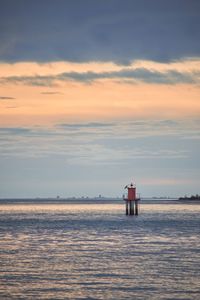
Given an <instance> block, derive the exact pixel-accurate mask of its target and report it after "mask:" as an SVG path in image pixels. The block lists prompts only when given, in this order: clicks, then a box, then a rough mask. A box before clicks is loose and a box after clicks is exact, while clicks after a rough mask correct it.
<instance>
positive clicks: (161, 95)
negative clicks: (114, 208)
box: [0, 0, 200, 198]
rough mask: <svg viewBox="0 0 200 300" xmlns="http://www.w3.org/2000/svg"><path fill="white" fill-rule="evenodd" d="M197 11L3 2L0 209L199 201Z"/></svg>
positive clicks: (140, 4)
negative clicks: (80, 201)
mask: <svg viewBox="0 0 200 300" xmlns="http://www.w3.org/2000/svg"><path fill="white" fill-rule="evenodd" d="M199 32H200V1H199V0H168V1H161V0H151V1H149V0H65V1H64V0H58V1H53V0H48V1H47V0H43V1H41V0H34V1H32V0H17V1H15V0H0V41H1V42H0V197H1V198H2V197H51V196H52V197H55V196H57V195H60V196H61V197H70V196H76V197H77V196H89V197H91V196H98V195H99V194H101V195H105V196H121V195H122V194H123V192H124V191H123V187H124V186H125V185H126V184H127V183H130V182H131V181H135V182H136V184H137V186H138V192H140V193H141V196H143V197H146V196H175V197H176V196H184V195H185V194H187V195H190V194H196V193H200V38H199Z"/></svg>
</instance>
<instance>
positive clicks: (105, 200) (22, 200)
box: [0, 197, 200, 205]
mask: <svg viewBox="0 0 200 300" xmlns="http://www.w3.org/2000/svg"><path fill="white" fill-rule="evenodd" d="M140 203H141V204H179V203H185V204H200V201H199V200H193V199H185V198H184V199H178V198H141V200H140ZM6 204H54V205H55V204H58V205H59V204H124V201H123V199H122V198H117V197H116V198H103V197H102V198H0V205H6Z"/></svg>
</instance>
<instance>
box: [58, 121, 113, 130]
mask: <svg viewBox="0 0 200 300" xmlns="http://www.w3.org/2000/svg"><path fill="white" fill-rule="evenodd" d="M58 126H59V127H62V128H67V129H68V128H74V129H81V128H94V129H95V128H104V127H112V126H114V123H99V122H90V123H74V124H59V125H58Z"/></svg>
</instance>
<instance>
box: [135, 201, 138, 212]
mask: <svg viewBox="0 0 200 300" xmlns="http://www.w3.org/2000/svg"><path fill="white" fill-rule="evenodd" d="M135 214H136V216H138V200H136V201H135Z"/></svg>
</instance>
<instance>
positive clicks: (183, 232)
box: [0, 199, 200, 300]
mask: <svg viewBox="0 0 200 300" xmlns="http://www.w3.org/2000/svg"><path fill="white" fill-rule="evenodd" d="M0 299H3V300H4V299H5V300H6V299H9V300H10V299H136V300H138V299H153V300H154V299H155V300H156V299H163V300H164V299H165V300H167V299H173V300H175V299H179V300H183V299H184V300H186V299H188V300H189V299H192V300H195V299H196V300H199V299H200V204H198V203H191V202H189V203H188V202H184V201H182V202H181V201H167V200H166V201H143V200H141V201H140V209H139V215H138V216H126V215H125V205H124V203H123V201H122V200H110V201H106V200H105V201H100V200H95V199H93V200H84V199H83V200H79V201H78V200H70V201H69V200H66V201H63V200H62V201H61V200H59V199H55V200H51V201H48V200H42V199H39V200H37V201H36V200H34V199H33V200H31V201H30V200H29V201H28V200H27V201H26V199H21V200H20V199H17V200H14V199H13V200H10V201H7V200H0Z"/></svg>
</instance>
